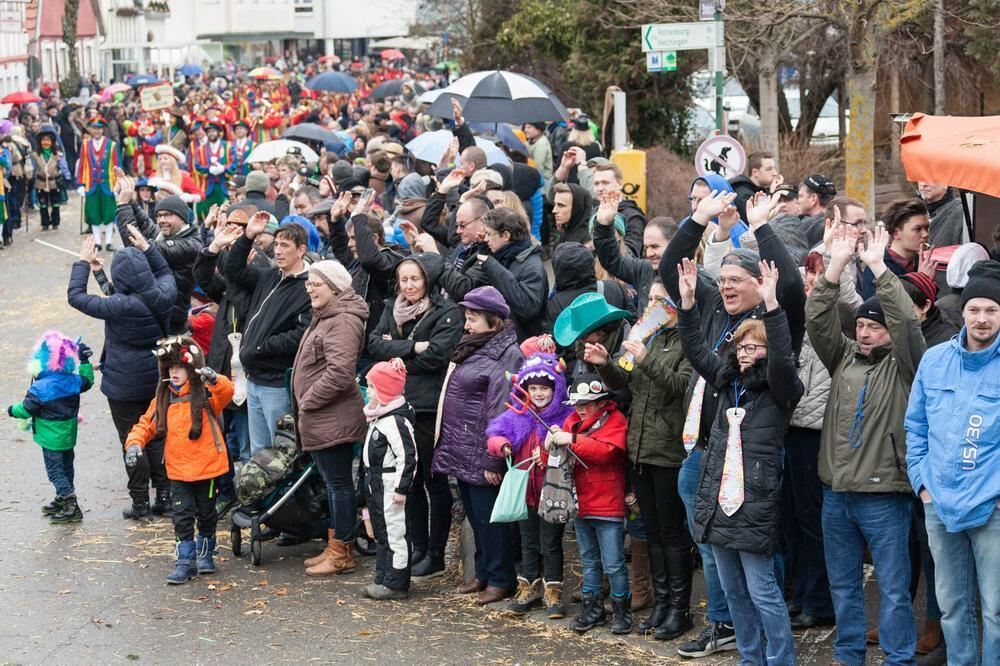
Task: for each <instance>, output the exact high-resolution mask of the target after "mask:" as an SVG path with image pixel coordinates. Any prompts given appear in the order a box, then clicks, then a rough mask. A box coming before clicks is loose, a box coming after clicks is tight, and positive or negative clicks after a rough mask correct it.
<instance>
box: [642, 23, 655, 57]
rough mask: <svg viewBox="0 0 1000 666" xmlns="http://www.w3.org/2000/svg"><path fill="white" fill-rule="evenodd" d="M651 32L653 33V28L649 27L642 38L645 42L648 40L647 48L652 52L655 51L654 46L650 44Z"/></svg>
mask: <svg viewBox="0 0 1000 666" xmlns="http://www.w3.org/2000/svg"><path fill="white" fill-rule="evenodd" d="M651 32H653V26H649V27H647V28H646V34H645V35H643V36H642V38H643V39H644V40H646V48H647V49H649V50H650V51H652V50H653V45H652V44H650V42H649V33H651Z"/></svg>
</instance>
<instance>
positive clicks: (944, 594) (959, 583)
mask: <svg viewBox="0 0 1000 666" xmlns="http://www.w3.org/2000/svg"><path fill="white" fill-rule="evenodd" d="M924 514H925V521H926V524H927V540H928V541H929V542H930V546H931V554H933V555H934V562H935V565H936V569H935V575H936V579H935V586H934V590H935V592H937V598H938V604H940V605H941V611H942V613H943V616H942V618H941V629H942V630H943V632H944V640H945V643H947V644H948V664H949V666H966V665H968V666H973V665H976V666H978V664H980V663H982V664H1000V509H996V510H994V511H993V515H992V516H991V517H990V520H989V522H988V523H986V524H985V525H982V526H980V527H973V528H972V529H968V530H962V531H961V532H956V533H951V532H948V531H946V530H945V528H944V523H942V522H941V519H940V518H939V517H938V514H937V511H935V510H934V507H933V505H930V504H928V505H925V506H924ZM977 575H978V579H979V580H978V589H979V599H980V601H981V603H982V605H983V654H982V661H980V658H979V635H978V626H977V622H976V588H977V580H976V577H977Z"/></svg>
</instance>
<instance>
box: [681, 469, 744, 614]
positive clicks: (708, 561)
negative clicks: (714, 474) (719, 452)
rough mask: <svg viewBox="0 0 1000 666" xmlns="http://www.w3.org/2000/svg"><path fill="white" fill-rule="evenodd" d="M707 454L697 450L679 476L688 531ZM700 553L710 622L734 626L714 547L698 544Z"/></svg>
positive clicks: (692, 518)
mask: <svg viewBox="0 0 1000 666" xmlns="http://www.w3.org/2000/svg"><path fill="white" fill-rule="evenodd" d="M704 455H705V452H704V451H702V450H701V449H695V450H694V451H692V452H691V455H689V456H688V457H687V458H685V460H684V462H683V464H681V472H680V474H679V475H678V476H677V491H678V492H679V493H680V495H681V501H682V502H684V511H685V512H686V513H687V516H688V530H690V529H691V523H692V521H693V520H694V498H695V495H697V494H698V479H699V477H700V476H701V459H702V457H703V456H704ZM698 551H699V552H700V553H701V569H702V574H703V575H704V576H705V591H706V593H707V594H708V621H709V622H725V623H726V624H732V623H733V618H732V616H731V615H730V614H729V606H728V604H727V603H726V594H725V592H723V591H722V583H721V582H720V581H719V571H718V569H717V568H716V566H715V554H714V553H713V552H712V547H711V546H709V545H708V544H706V543H699V544H698Z"/></svg>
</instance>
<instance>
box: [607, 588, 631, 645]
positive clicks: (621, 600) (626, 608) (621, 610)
mask: <svg viewBox="0 0 1000 666" xmlns="http://www.w3.org/2000/svg"><path fill="white" fill-rule="evenodd" d="M611 633H613V634H618V635H619V636H620V635H622V634H630V633H632V595H631V594H626V595H625V596H624V597H616V596H614V595H612V596H611Z"/></svg>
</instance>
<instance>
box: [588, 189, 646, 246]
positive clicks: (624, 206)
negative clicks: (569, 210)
mask: <svg viewBox="0 0 1000 666" xmlns="http://www.w3.org/2000/svg"><path fill="white" fill-rule="evenodd" d="M594 213H595V214H596V213H597V209H596V208H595V209H594ZM618 214H619V215H621V216H622V217H624V218H625V247H627V248H628V250H629V252H631V253H632V256H633V257H638V258H640V259H641V258H642V233H643V232H644V231H645V230H646V215H645V214H644V213H643V212H642V209H641V208H639V205H638V204H637V203H636V202H634V201H632V200H631V199H622V200H621V203H619V204H618ZM594 226H597V225H596V224H595V225H594Z"/></svg>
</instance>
